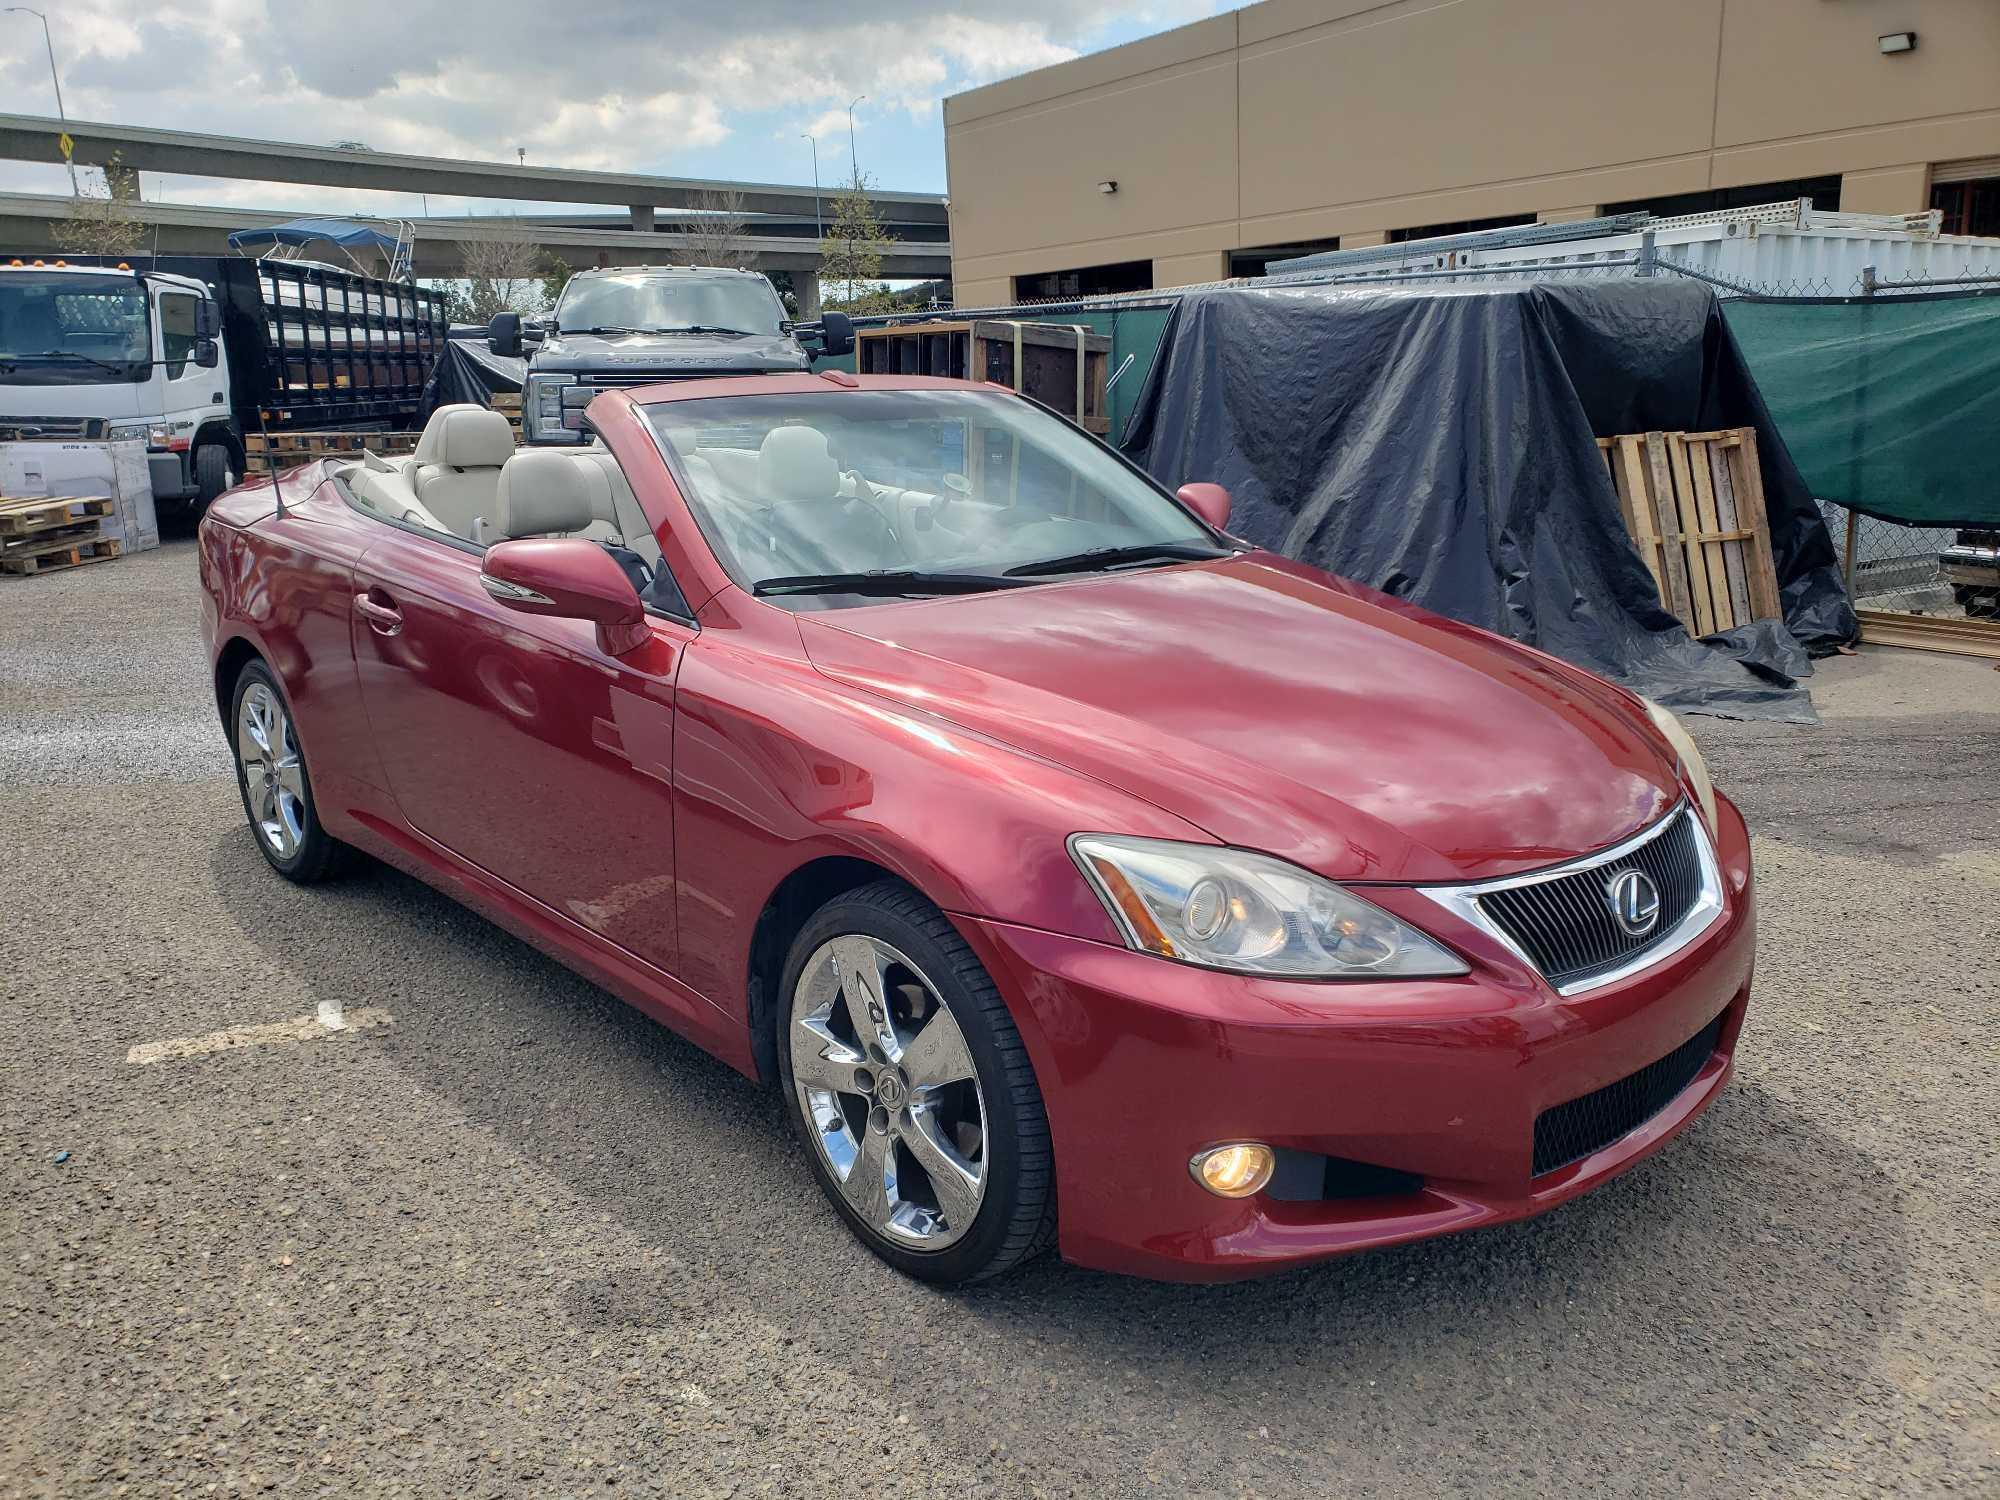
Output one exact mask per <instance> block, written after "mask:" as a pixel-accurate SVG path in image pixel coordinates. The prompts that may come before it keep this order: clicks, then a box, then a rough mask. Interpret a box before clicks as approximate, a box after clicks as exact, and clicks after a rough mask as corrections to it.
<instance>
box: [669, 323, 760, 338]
mask: <svg viewBox="0 0 2000 1500" xmlns="http://www.w3.org/2000/svg"><path fill="white" fill-rule="evenodd" d="M660 332H661V333H733V334H735V335H736V337H738V338H740V339H755V338H762V337H763V335H762V334H760V333H758V332H757V330H756V329H754V328H723V327H720V326H718V325H717V324H714V323H689V324H687V325H686V326H684V327H681V328H662V329H661V330H660Z"/></svg>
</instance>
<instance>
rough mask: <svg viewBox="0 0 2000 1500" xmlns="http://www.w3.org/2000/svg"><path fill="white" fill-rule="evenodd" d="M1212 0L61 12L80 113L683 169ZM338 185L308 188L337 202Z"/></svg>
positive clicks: (7, 92) (1176, 18) (836, 131)
mask: <svg viewBox="0 0 2000 1500" xmlns="http://www.w3.org/2000/svg"><path fill="white" fill-rule="evenodd" d="M1216 3H1217V0H1153V3H1133V0H1126V3H1120V0H1010V4H1009V6H1008V8H1007V11H1006V13H1005V18H1004V19H994V18H993V17H992V13H991V11H988V12H987V14H985V15H977V14H973V13H972V11H973V9H974V7H973V5H972V3H971V0H894V3H883V0H873V3H841V4H799V3H798V0H730V3H728V4H718V3H715V0H591V3H588V4H583V5H572V6H562V7H553V6H550V5H548V4H546V3H545V0H487V3H485V4H482V5H480V6H478V7H476V8H475V7H473V6H471V5H467V4H464V3H450V0H341V3H339V4H332V5H320V4H315V3H307V0H64V4H63V5H62V7H61V8H60V9H59V10H58V9H55V8H51V10H50V22H51V26H52V28H53V31H54V38H55V45H56V51H57V56H58V59H59V61H60V63H61V67H62V73H63V85H64V95H65V101H66V103H67V104H68V107H69V112H70V114H71V115H72V116H73V117H75V118H79V119H93V120H116V121H120V122H125V123H132V124H145V125H157V126H165V127H177V128H183V129H190V130H200V131H207V132H214V133H217V134H225V135H248V136H258V137H263V138H266V139H279V140H299V141H311V142H332V141H335V140H358V141H362V142H365V143H366V144H368V145H369V146H372V147H374V148H375V149H377V150H385V151H408V152H414V153H418V154H423V155H440V156H460V157H468V158H477V159H486V160H508V159H511V158H512V157H513V155H514V152H515V148H517V147H525V148H526V150H527V153H528V160H529V161H530V162H534V163H538V164H542V165H551V166H569V167H583V168H618V169H623V170H628V171H662V172H674V171H687V170H690V166H689V162H690V160H691V159H693V158H697V157H699V156H700V155H701V154H702V153H703V152H706V151H711V150H713V149H715V148H717V147H720V146H723V145H724V144H725V143H728V142H730V141H731V140H732V139H733V138H735V137H736V135H737V132H738V130H739V125H738V123H737V122H738V121H740V120H741V119H742V118H743V117H745V116H750V115H757V116H761V117H764V118H766V119H768V117H769V116H770V115H771V114H772V113H777V114H779V115H780V117H781V118H787V119H791V120H796V122H797V123H796V125H795V126H794V127H793V129H792V130H791V131H790V132H785V131H770V130H769V129H768V127H767V126H766V125H764V124H761V123H760V124H759V126H758V128H757V130H756V132H755V134H754V135H752V136H750V137H747V138H746V139H749V140H755V141H759V142H762V141H764V140H766V139H768V138H771V137H774V136H775V137H778V138H782V137H783V136H785V135H786V134H791V135H793V136H795V135H796V134H797V133H798V132H801V131H802V132H805V133H808V134H811V135H812V136H814V137H815V138H816V139H818V140H820V141H822V142H825V143H828V144H831V143H833V142H836V141H840V140H842V139H843V138H844V137H845V135H846V133H847V125H848V118H847V101H848V100H850V99H852V98H853V97H854V96H855V95H857V94H865V95H866V96H867V101H866V102H865V103H864V104H863V105H862V106H861V108H860V109H858V110H857V111H856V115H855V121H854V126H855V130H856V133H857V135H860V134H861V133H862V132H865V131H867V130H869V129H870V128H871V127H874V128H877V129H878V130H880V131H884V132H886V131H889V130H891V129H892V128H893V129H898V130H902V131H904V132H906V133H907V132H908V131H909V130H911V129H917V130H922V129H935V130H941V127H940V126H939V125H938V124H937V122H938V120H939V101H940V100H941V99H942V98H943V96H944V95H946V94H948V93H951V92H953V91H955V90H957V89H962V88H967V87H971V86H974V85H976V84H981V83H987V82H991V81H992V80H994V79H996V78H1001V77H1005V76H1008V75H1010V74H1013V73H1018V72H1021V71H1024V70H1026V69H1030V68H1036V67H1041V66H1044V65H1046V64H1048V63H1052V62H1059V61H1062V60H1063V59H1065V58H1069V57H1073V56H1076V55H1077V53H1078V51H1079V50H1080V49H1081V48H1082V47H1083V46H1085V45H1087V44H1088V43H1089V42H1090V40H1091V39H1092V38H1093V37H1094V36H1095V35H1096V34H1098V33H1099V32H1100V31H1101V30H1102V28H1104V27H1105V26H1106V25H1108V24H1111V23H1114V22H1123V23H1125V24H1126V25H1127V26H1128V28H1129V26H1130V24H1131V23H1132V22H1133V21H1134V20H1143V22H1144V26H1143V29H1158V28H1160V27H1164V26H1168V25H1174V24H1178V23H1179V22H1180V21H1183V20H1186V19H1189V18H1190V17H1191V16H1192V15H1195V14H1201V13H1206V12H1208V11H1210V10H1213V9H1214V8H1215V6H1216ZM38 32H39V26H38V24H37V23H36V22H35V21H34V20H33V18H32V17H27V16H19V15H0V99H5V100H6V101H7V108H9V109H10V110H14V111H17V112H23V113H48V112H52V108H51V106H52V104H53V99H52V97H51V96H50V91H49V86H48V84H49V80H48V67H47V61H46V59H45V56H44V54H43V51H42V48H41V46H40V42H41V37H40V36H39V35H38V34H37V33H38ZM898 120H900V121H902V122H906V123H904V124H902V125H896V124H895V122H897V121H898ZM760 150H761V147H760ZM773 153H774V155H773V159H774V160H790V158H789V157H787V156H785V155H783V153H781V152H778V151H777V149H776V148H775V147H774V148H773ZM770 175H773V176H783V177H787V178H790V179H793V180H796V179H798V178H799V177H801V176H802V175H803V174H802V173H801V172H799V171H797V170H795V169H788V168H778V167H773V168H772V169H771V173H770ZM50 185H51V184H50V183H49V177H48V173H47V171H46V170H44V169H37V168H32V167H27V166H22V165H20V164H11V163H0V187H6V186H13V187H17V188H21V187H25V188H44V187H48V186H50ZM192 185H194V184H193V180H192V179H177V180H176V181H175V183H174V184H173V187H172V190H171V195H172V196H173V197H175V198H177V199H181V200H182V201H206V202H220V203H233V202H242V203H257V204H274V206H279V205H276V204H275V203H274V197H275V196H276V195H274V193H273V190H272V188H271V187H270V186H269V185H259V184H254V183H233V184H219V185H208V184H201V185H200V191H199V195H198V196H197V195H196V194H194V193H191V192H190V191H188V189H189V188H190V186H192ZM885 185H887V186H896V185H898V184H896V183H894V182H888V183H886V184H885ZM285 196H286V197H288V198H289V197H290V195H285ZM338 196H340V195H337V194H334V193H331V192H328V191H324V190H319V189H313V190H310V197H311V199H312V201H314V202H315V203H320V204H325V205H326V206H329V207H331V206H335V205H334V202H333V200H334V199H336V198H337V197H338ZM358 196H360V197H362V198H363V199H369V198H371V197H372V196H373V195H358ZM376 201H379V199H377V200H376ZM355 206H356V207H360V206H362V205H361V204H357V205H355ZM433 208H436V205H435V204H433Z"/></svg>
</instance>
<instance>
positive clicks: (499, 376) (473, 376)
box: [424, 324, 528, 417]
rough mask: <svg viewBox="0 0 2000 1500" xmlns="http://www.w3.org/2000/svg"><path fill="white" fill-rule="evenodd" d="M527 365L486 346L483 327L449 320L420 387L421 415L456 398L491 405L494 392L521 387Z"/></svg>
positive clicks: (495, 393) (451, 402)
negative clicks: (441, 350)
mask: <svg viewBox="0 0 2000 1500" xmlns="http://www.w3.org/2000/svg"><path fill="white" fill-rule="evenodd" d="M527 369H528V362H527V361H526V360H525V359H508V358H507V357H506V356H504V355H500V354H495V353H493V352H492V351H491V350H490V349H488V348H487V347H486V330H485V328H483V327H479V328H474V327H469V326H465V325H461V324H453V325H452V330H451V337H450V338H448V339H446V340H445V346H444V353H443V354H442V355H441V356H439V358H438V362H437V366H436V368H434V369H433V370H432V371H431V378H430V383H429V384H428V385H427V386H426V387H425V388H424V415H425V416H426V417H428V416H429V415H430V414H431V413H432V412H434V411H436V410H437V409H438V408H439V407H440V406H450V405H452V404H453V403H454V402H458V401H472V402H476V403H477V404H479V405H480V406H491V405H492V404H493V398H494V396H496V395H499V394H502V393H504V392H510V391H518V390H520V389H521V380H522V377H523V376H524V375H525V374H526V373H527Z"/></svg>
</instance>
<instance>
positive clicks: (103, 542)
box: [0, 536, 122, 578]
mask: <svg viewBox="0 0 2000 1500" xmlns="http://www.w3.org/2000/svg"><path fill="white" fill-rule="evenodd" d="M121 550H122V549H121V548H120V547H119V545H118V543H116V542H115V541H113V540H112V539H111V538H110V537H108V536H97V537H67V538H64V539H62V540H59V541H54V542H41V543H37V544H35V545H33V546H22V547H13V548H9V549H8V550H7V551H5V552H0V573H12V574H15V575H17V576H20V577H24V578H33V577H35V576H37V575H38V574H42V573H59V572H61V571H62V570H63V569H64V568H80V567H82V566H83V565H84V564H85V563H94V562H110V561H111V559H112V558H114V557H116V556H118V554H119V552H120V551H121Z"/></svg>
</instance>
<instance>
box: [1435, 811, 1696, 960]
mask: <svg viewBox="0 0 2000 1500" xmlns="http://www.w3.org/2000/svg"><path fill="white" fill-rule="evenodd" d="M1628 872H1637V874H1638V875H1640V876H1642V877H1644V881H1645V882H1648V883H1650V887H1651V890H1652V891H1653V892H1656V893H1657V897H1658V913H1657V916H1656V917H1655V918H1654V920H1653V921H1651V922H1650V923H1649V924H1646V925H1644V927H1643V929H1642V930H1637V931H1635V930H1633V928H1632V926H1631V925H1630V924H1627V923H1623V922H1621V921H1620V919H1619V915H1618V911H1617V900H1618V894H1617V893H1618V891H1619V889H1620V885H1619V882H1620V879H1621V877H1623V876H1624V875H1626V874H1627V873H1628ZM1640 889H1641V890H1644V889H1645V886H1644V885H1641V886H1640ZM1428 894H1430V895H1431V897H1432V898H1433V899H1434V900H1437V901H1439V902H1441V903H1443V904H1444V905H1446V906H1448V907H1450V908H1451V909H1452V910H1454V911H1455V912H1457V913H1458V914H1459V915H1460V916H1463V917H1465V918H1467V919H1468V920H1470V921H1472V922H1474V923H1476V924H1477V925H1479V926H1481V927H1484V928H1485V929H1486V930H1487V931H1488V932H1491V933H1493V934H1494V935H1495V936H1496V937H1498V938H1500V939H1501V940H1502V941H1503V942H1505V943H1506V944H1507V946H1508V947H1510V948H1512V949H1513V950H1514V952H1516V953H1518V954H1519V955H1520V956H1521V957H1522V958H1523V959H1525V960H1526V961H1527V962H1528V963H1530V964H1532V965H1533V966H1534V967H1535V968H1536V969H1537V970H1538V971H1540V973H1541V974H1542V976H1543V978H1545V979H1547V980H1548V981H1549V983H1550V984H1552V985H1554V986H1555V987H1556V989H1557V990H1558V991H1560V992H1561V993H1563V994H1571V993H1574V992H1576V991H1578V990H1584V989H1589V988H1591V987H1593V986H1595V985H1599V984H1608V983H1610V982H1611V981H1612V980H1614V979H1618V978H1622V977H1623V976H1624V975H1626V974H1629V973H1631V972H1633V971H1635V970H1637V969H1640V968H1644V967H1645V966H1647V965H1648V964H1652V963H1657V962H1659V961H1660V960H1661V959H1664V958H1666V957H1668V956H1670V955H1671V954H1673V953H1675V952H1677V951H1679V950H1680V949H1681V948H1684V947H1686V946H1687V945H1688V944H1689V943H1691V942H1693V941H1694V940H1695V938H1697V937H1699V936H1700V935H1701V933H1702V932H1703V931H1704V930H1705V929H1706V928H1707V927H1708V925H1709V923H1710V922H1712V921H1714V920H1715V918H1716V917H1717V916H1718V915H1719V914H1720V913H1721V910H1722V883H1721V877H1720V875H1719V873H1718V871H1717V869H1716V864H1715V852H1714V850H1713V848H1712V847H1711V846H1710V844H1709V841H1708V836H1707V834H1706V832H1705V831H1704V830H1703V828H1702V825H1701V820H1700V818H1699V817H1697V816H1696V814H1695V812H1694V810H1693V809H1692V808H1690V807H1688V806H1686V805H1685V804H1683V805H1682V806H1680V807H1677V808H1676V809H1675V810H1674V811H1673V812H1672V813H1670V814H1668V815H1667V816H1666V817H1665V818H1662V819H1661V820H1660V821H1659V822H1657V823H1655V824H1653V826H1652V827H1650V828H1648V829H1645V830H1644V831H1642V832H1641V833H1639V834H1637V835H1636V836H1634V837H1633V838H1630V839H1627V840H1626V841H1625V842H1624V843H1622V844H1618V845H1616V846H1614V847H1612V848H1610V849H1607V850H1604V851H1602V852H1600V853H1598V854H1594V855H1590V856H1588V857H1586V858H1584V859H1580V860H1576V861H1573V862H1571V863H1570V864H1567V865H1563V866H1559V867H1558V868H1556V869H1553V870H1539V871H1536V872H1534V873H1532V874H1529V875H1517V876H1511V877H1509V878H1507V879H1504V880H1493V881H1485V882H1482V883H1480V884H1478V885H1471V886H1459V887H1455V888H1452V889H1449V890H1436V889H1433V890H1431V891H1430V892H1429V893H1428Z"/></svg>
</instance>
